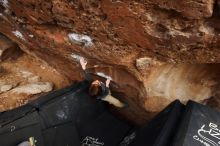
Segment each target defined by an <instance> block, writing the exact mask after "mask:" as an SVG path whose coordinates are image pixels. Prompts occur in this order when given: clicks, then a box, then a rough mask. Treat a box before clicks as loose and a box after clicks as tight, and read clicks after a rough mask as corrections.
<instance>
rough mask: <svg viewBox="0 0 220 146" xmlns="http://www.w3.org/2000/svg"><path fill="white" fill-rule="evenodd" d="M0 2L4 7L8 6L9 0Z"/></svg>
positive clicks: (0, 0)
mask: <svg viewBox="0 0 220 146" xmlns="http://www.w3.org/2000/svg"><path fill="white" fill-rule="evenodd" d="M0 3H1V4H2V6H3V7H5V8H8V7H9V5H8V0H0Z"/></svg>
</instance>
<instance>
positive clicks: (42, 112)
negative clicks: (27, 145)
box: [0, 82, 131, 146]
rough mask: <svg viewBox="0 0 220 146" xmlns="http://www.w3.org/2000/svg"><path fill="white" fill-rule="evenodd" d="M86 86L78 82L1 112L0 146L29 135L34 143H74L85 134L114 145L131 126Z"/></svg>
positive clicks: (82, 138) (5, 145)
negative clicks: (95, 97) (113, 113)
mask: <svg viewBox="0 0 220 146" xmlns="http://www.w3.org/2000/svg"><path fill="white" fill-rule="evenodd" d="M88 88H89V83H88V82H82V83H79V84H77V85H74V86H71V87H67V88H64V89H61V90H58V91H55V92H54V93H49V94H48V95H46V96H43V97H40V98H38V99H37V100H35V101H33V102H31V103H29V104H27V105H26V106H22V107H20V108H17V109H15V110H12V111H8V112H4V113H2V114H1V115H0V118H2V119H1V121H2V123H1V122H0V124H1V126H2V127H1V129H0V146H12V145H13V146H16V145H18V144H19V143H21V142H22V141H26V140H28V138H29V137H31V136H34V137H35V138H36V139H37V140H38V144H37V146H41V145H42V144H43V143H44V144H45V145H46V146H50V145H53V146H66V145H68V146H72V145H73V146H77V145H78V144H79V143H80V142H81V141H83V140H84V141H85V140H86V139H85V138H86V137H85V136H88V135H89V136H90V137H87V139H89V140H90V141H91V138H92V136H94V137H98V138H99V139H100V140H102V141H103V142H104V143H105V145H104V146H116V145H118V144H119V142H120V141H121V140H122V139H123V137H124V136H125V135H126V134H127V132H128V131H129V129H130V128H131V126H130V125H128V124H127V123H126V122H123V121H121V120H118V119H117V118H116V117H114V116H113V115H112V114H110V113H109V112H107V108H106V105H105V103H104V102H102V101H101V100H96V99H93V98H91V97H89V95H88ZM67 123H69V124H67ZM42 133H43V134H42ZM79 133H81V135H80V134H79ZM13 135H15V136H13ZM78 136H79V138H77V137H78ZM9 139H10V140H9ZM77 139H78V140H77ZM79 140H80V142H79ZM94 141H95V140H94V139H93V142H94ZM96 142H98V141H96ZM96 144H97V143H96ZM79 145H81V144H79ZM85 146H86V145H85Z"/></svg>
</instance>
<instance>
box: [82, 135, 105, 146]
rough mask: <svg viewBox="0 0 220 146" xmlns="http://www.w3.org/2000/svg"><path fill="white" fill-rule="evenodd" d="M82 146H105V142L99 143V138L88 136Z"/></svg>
mask: <svg viewBox="0 0 220 146" xmlns="http://www.w3.org/2000/svg"><path fill="white" fill-rule="evenodd" d="M82 146H104V142H99V139H98V138H93V137H90V136H86V138H84V139H83V141H82Z"/></svg>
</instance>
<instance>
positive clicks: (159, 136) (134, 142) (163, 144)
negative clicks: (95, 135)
mask: <svg viewBox="0 0 220 146" xmlns="http://www.w3.org/2000/svg"><path fill="white" fill-rule="evenodd" d="M183 110H184V105H182V104H181V103H180V101H178V100H176V101H174V102H172V103H171V104H170V105H168V107H166V108H165V109H164V110H163V111H162V112H160V113H159V114H158V115H157V116H156V117H155V118H153V119H152V120H151V121H150V122H149V123H147V124H145V125H144V126H142V127H137V128H135V129H134V130H132V131H131V132H130V133H129V134H128V135H127V136H126V137H125V138H124V139H123V141H122V142H121V143H120V146H170V141H171V139H172V137H173V136H174V135H175V132H176V130H175V129H176V128H177V126H178V123H179V120H180V116H181V114H182V112H183Z"/></svg>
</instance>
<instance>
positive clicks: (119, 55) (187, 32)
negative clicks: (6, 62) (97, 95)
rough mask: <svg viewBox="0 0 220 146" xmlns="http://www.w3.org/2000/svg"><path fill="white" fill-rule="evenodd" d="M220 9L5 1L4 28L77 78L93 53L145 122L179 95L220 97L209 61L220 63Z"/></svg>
mask: <svg viewBox="0 0 220 146" xmlns="http://www.w3.org/2000/svg"><path fill="white" fill-rule="evenodd" d="M219 8H220V6H219V1H217V0H216V1H214V0H184V1H178V0H145V1H143V0H114V1H111V0H102V1H99V0H49V1H44V0H25V1H24V0H0V26H1V27H0V32H1V33H2V34H4V35H5V36H7V37H8V38H9V39H11V40H13V41H14V42H15V43H16V44H18V46H19V47H20V48H21V49H22V50H23V51H24V52H26V53H27V54H29V55H31V56H33V57H35V58H37V59H39V60H41V61H42V62H44V63H47V64H48V65H49V66H51V67H53V68H54V69H56V71H58V72H59V73H60V74H62V75H63V76H65V77H66V78H68V80H69V81H75V80H81V79H82V78H81V75H80V72H81V69H80V66H79V64H78V58H79V56H83V57H85V58H86V59H87V60H88V65H89V69H90V71H91V72H94V73H95V74H96V73H102V74H105V75H108V76H110V77H111V78H112V79H113V81H114V82H115V83H116V86H114V87H112V90H113V94H114V95H115V96H118V97H119V98H121V100H127V101H128V103H129V104H130V108H129V109H127V110H124V111H120V112H122V114H123V115H125V116H126V117H128V118H129V119H131V120H132V119H133V120H134V119H135V121H136V122H137V123H141V122H143V121H145V120H146V119H147V118H149V117H151V116H152V115H153V114H154V113H156V112H158V111H160V110H161V109H162V108H163V107H165V106H166V105H167V104H168V103H170V102H171V101H173V100H174V99H176V98H178V99H180V100H181V101H183V102H186V101H187V100H188V99H193V100H196V101H199V102H204V103H205V102H207V99H208V98H209V97H211V96H215V98H214V99H215V100H218V98H217V97H218V96H219V93H217V91H218V89H219V83H220V81H219V80H220V78H219V74H220V64H211V65H209V64H204V63H219V62H220V45H219V43H220V31H219V30H220V27H219V23H220V11H219ZM171 63H172V64H171ZM174 63H177V64H174ZM189 63H190V64H189ZM197 63H200V64H197ZM202 63H203V64H202ZM193 64H195V65H193ZM196 64H197V65H196ZM209 104H211V103H209ZM152 113H153V114H152Z"/></svg>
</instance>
